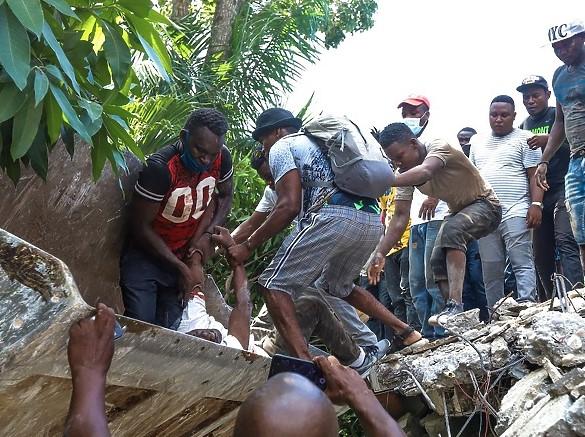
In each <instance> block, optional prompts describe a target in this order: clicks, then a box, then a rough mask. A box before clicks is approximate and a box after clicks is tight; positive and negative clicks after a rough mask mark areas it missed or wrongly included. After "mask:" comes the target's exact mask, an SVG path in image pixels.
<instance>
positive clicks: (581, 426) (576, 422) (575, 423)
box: [565, 396, 585, 436]
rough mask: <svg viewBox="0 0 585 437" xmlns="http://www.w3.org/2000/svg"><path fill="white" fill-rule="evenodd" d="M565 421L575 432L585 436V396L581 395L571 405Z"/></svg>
mask: <svg viewBox="0 0 585 437" xmlns="http://www.w3.org/2000/svg"><path fill="white" fill-rule="evenodd" d="M565 421H566V422H567V425H568V426H569V428H571V430H572V431H573V432H574V433H575V434H577V435H579V436H585V397H583V396H582V397H580V398H579V399H577V400H576V401H575V403H573V405H571V408H569V409H568V410H567V413H566V414H565Z"/></svg>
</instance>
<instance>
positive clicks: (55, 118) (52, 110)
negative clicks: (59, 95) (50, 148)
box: [45, 94, 63, 144]
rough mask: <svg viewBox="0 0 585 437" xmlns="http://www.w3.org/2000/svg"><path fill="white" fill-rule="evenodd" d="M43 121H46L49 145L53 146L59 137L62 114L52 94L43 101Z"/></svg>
mask: <svg viewBox="0 0 585 437" xmlns="http://www.w3.org/2000/svg"><path fill="white" fill-rule="evenodd" d="M45 119H46V120H47V133H48V134H49V142H50V144H55V143H56V142H57V140H58V139H59V138H60V137H61V126H63V112H62V111H61V108H60V107H59V104H58V103H57V101H56V100H55V98H54V97H53V95H52V94H49V95H48V96H47V98H46V99H45Z"/></svg>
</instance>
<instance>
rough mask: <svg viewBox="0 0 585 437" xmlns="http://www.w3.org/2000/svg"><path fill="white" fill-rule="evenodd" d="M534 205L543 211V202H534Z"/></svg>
mask: <svg viewBox="0 0 585 437" xmlns="http://www.w3.org/2000/svg"><path fill="white" fill-rule="evenodd" d="M532 205H534V206H538V207H539V208H540V209H542V202H532Z"/></svg>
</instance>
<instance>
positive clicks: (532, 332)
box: [520, 312, 585, 367]
mask: <svg viewBox="0 0 585 437" xmlns="http://www.w3.org/2000/svg"><path fill="white" fill-rule="evenodd" d="M520 338H521V342H520V346H521V347H522V351H523V353H524V354H525V355H526V358H527V359H528V360H529V361H530V362H532V363H535V364H540V365H541V364H542V358H543V357H547V358H548V359H549V360H550V361H551V362H552V363H553V364H554V365H556V366H563V367H571V366H575V365H578V364H581V363H585V347H584V344H585V319H583V318H582V317H581V316H579V315H578V314H575V313H558V312H546V313H541V314H538V315H537V316H535V318H534V320H533V323H532V325H531V326H529V327H527V328H521V331H520Z"/></svg>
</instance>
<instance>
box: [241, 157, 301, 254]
mask: <svg viewBox="0 0 585 437" xmlns="http://www.w3.org/2000/svg"><path fill="white" fill-rule="evenodd" d="M275 188H276V194H277V196H278V201H277V202H276V206H275V207H274V209H273V210H272V212H271V213H270V215H269V216H268V218H267V219H266V221H265V222H264V223H263V224H262V226H260V227H259V228H258V229H257V230H256V231H255V232H254V233H253V234H252V235H251V236H250V237H249V238H248V241H249V243H250V248H251V249H255V248H256V247H258V246H260V245H261V244H262V243H264V242H265V241H267V240H269V239H270V238H272V237H274V236H275V235H277V234H279V233H280V232H282V231H283V230H284V229H286V227H287V226H288V225H290V224H291V223H292V221H293V220H294V219H295V217H296V216H297V215H298V214H299V211H300V210H301V193H302V187H301V176H300V175H299V172H298V171H297V170H296V169H293V170H291V171H289V172H288V173H286V174H285V175H284V176H282V177H281V178H280V179H279V180H278V182H277V183H276V187H275Z"/></svg>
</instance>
